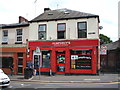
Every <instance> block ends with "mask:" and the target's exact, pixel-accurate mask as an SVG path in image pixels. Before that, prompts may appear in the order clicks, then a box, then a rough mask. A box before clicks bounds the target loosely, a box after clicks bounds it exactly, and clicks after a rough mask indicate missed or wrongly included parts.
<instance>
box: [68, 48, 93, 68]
mask: <svg viewBox="0 0 120 90" xmlns="http://www.w3.org/2000/svg"><path fill="white" fill-rule="evenodd" d="M70 53H71V69H91V68H92V50H90V49H89V50H70Z"/></svg>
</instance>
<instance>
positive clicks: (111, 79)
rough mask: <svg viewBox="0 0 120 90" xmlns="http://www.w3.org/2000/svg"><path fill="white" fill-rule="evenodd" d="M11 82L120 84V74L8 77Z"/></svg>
mask: <svg viewBox="0 0 120 90" xmlns="http://www.w3.org/2000/svg"><path fill="white" fill-rule="evenodd" d="M8 76H9V78H10V79H11V81H19V82H39V83H116V82H117V83H119V81H120V77H119V74H99V75H68V76H67V75H55V76H47V75H37V76H33V77H32V78H29V79H25V78H24V75H12V76H10V75H8Z"/></svg>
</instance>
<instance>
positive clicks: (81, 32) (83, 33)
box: [78, 22, 87, 38]
mask: <svg viewBox="0 0 120 90" xmlns="http://www.w3.org/2000/svg"><path fill="white" fill-rule="evenodd" d="M78 38H87V23H86V22H78Z"/></svg>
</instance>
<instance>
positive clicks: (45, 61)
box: [42, 51, 50, 67]
mask: <svg viewBox="0 0 120 90" xmlns="http://www.w3.org/2000/svg"><path fill="white" fill-rule="evenodd" d="M42 67H50V51H42Z"/></svg>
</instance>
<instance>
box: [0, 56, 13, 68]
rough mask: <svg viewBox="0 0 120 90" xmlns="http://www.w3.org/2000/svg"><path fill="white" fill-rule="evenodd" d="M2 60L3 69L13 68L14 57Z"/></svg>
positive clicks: (2, 58)
mask: <svg viewBox="0 0 120 90" xmlns="http://www.w3.org/2000/svg"><path fill="white" fill-rule="evenodd" d="M0 60H2V68H9V66H11V65H12V64H13V58H12V57H1V59H0ZM0 62H1V61H0Z"/></svg>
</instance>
